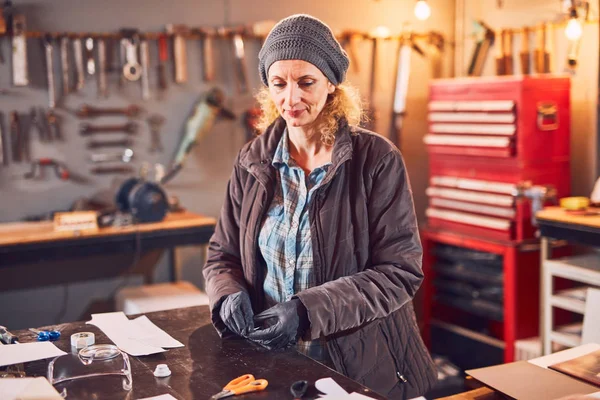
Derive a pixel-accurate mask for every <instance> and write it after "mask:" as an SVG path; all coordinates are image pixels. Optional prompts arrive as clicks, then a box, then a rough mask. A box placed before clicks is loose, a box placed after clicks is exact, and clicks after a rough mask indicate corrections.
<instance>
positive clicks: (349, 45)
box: [341, 31, 363, 74]
mask: <svg viewBox="0 0 600 400" xmlns="http://www.w3.org/2000/svg"><path fill="white" fill-rule="evenodd" d="M362 38H363V35H362V34H361V33H359V32H355V31H344V32H342V43H341V44H342V47H343V48H344V50H345V51H346V53H347V54H348V58H349V59H350V68H352V72H353V73H355V74H358V73H360V61H359V58H358V51H357V49H356V45H357V43H358V41H359V40H360V39H362Z"/></svg>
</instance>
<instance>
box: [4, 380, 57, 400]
mask: <svg viewBox="0 0 600 400" xmlns="http://www.w3.org/2000/svg"><path fill="white" fill-rule="evenodd" d="M0 399H2V400H40V399H44V400H63V398H62V397H61V395H60V394H59V393H58V392H57V391H56V389H54V387H53V386H52V385H51V384H50V382H48V380H47V379H46V378H44V377H38V378H4V379H0Z"/></svg>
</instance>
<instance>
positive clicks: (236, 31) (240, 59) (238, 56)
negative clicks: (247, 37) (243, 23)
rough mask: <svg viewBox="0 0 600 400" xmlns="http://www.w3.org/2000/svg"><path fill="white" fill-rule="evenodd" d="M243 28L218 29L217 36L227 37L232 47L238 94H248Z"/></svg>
mask: <svg viewBox="0 0 600 400" xmlns="http://www.w3.org/2000/svg"><path fill="white" fill-rule="evenodd" d="M242 33H243V28H241V27H240V28H220V29H219V34H220V35H221V36H224V37H228V38H230V40H231V44H232V47H233V57H234V59H235V61H234V63H233V69H234V73H235V77H236V82H237V90H238V93H239V94H245V93H248V73H247V72H246V52H245V48H244V38H243V37H242Z"/></svg>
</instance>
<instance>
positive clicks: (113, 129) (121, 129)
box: [79, 122, 138, 136]
mask: <svg viewBox="0 0 600 400" xmlns="http://www.w3.org/2000/svg"><path fill="white" fill-rule="evenodd" d="M137 128H138V126H137V124H136V123H135V122H127V123H125V124H122V125H91V124H86V123H84V124H80V125H79V134H80V135H82V136H87V135H93V134H95V133H127V134H130V135H133V134H135V133H136V132H137Z"/></svg>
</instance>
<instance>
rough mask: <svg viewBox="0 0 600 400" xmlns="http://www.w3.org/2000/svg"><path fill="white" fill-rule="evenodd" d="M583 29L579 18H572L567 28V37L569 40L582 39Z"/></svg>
mask: <svg viewBox="0 0 600 400" xmlns="http://www.w3.org/2000/svg"><path fill="white" fill-rule="evenodd" d="M582 33H583V29H582V28H581V22H579V20H578V19H577V18H570V19H569V22H568V23H567V27H566V28H565V36H567V39H569V40H577V39H579V38H580V37H581V34H582Z"/></svg>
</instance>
